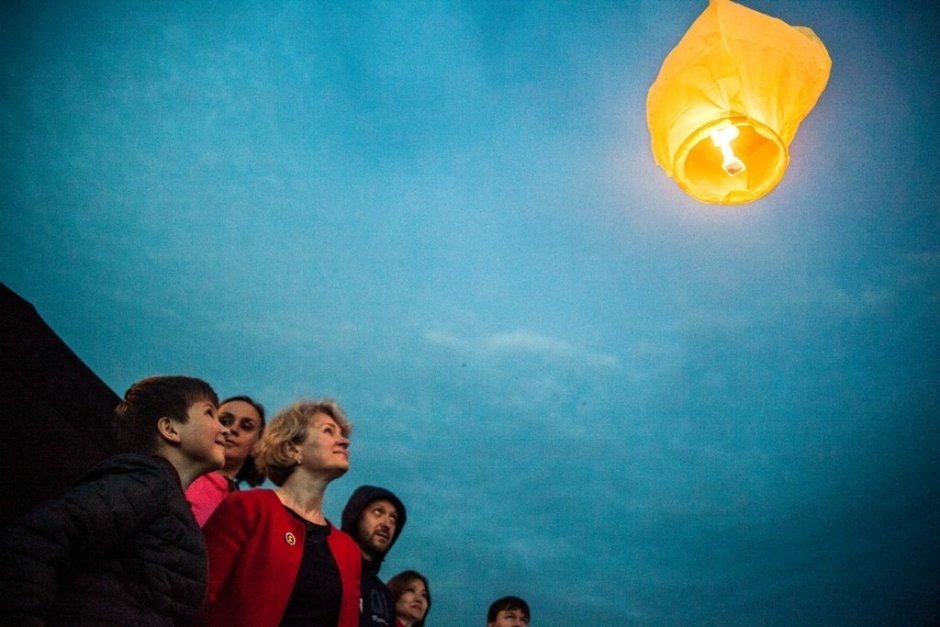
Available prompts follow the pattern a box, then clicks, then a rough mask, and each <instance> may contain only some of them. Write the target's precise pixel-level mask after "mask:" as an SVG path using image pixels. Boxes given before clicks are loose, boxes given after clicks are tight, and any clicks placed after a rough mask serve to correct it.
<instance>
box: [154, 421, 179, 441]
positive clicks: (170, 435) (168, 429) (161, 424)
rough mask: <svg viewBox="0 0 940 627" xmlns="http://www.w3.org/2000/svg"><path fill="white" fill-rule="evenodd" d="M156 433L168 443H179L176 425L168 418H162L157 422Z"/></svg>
mask: <svg viewBox="0 0 940 627" xmlns="http://www.w3.org/2000/svg"><path fill="white" fill-rule="evenodd" d="M157 431H158V432H159V433H160V437H162V438H163V439H164V440H167V441H168V442H173V443H176V444H179V443H180V441H181V440H180V432H179V429H177V428H176V423H175V422H174V421H173V419H172V418H170V417H169V416H163V417H162V418H160V419H159V420H157Z"/></svg>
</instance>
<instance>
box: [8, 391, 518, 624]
mask: <svg viewBox="0 0 940 627" xmlns="http://www.w3.org/2000/svg"><path fill="white" fill-rule="evenodd" d="M350 433H351V424H350V422H349V420H348V419H347V418H346V415H345V413H344V411H343V410H342V408H340V406H339V405H337V404H336V403H335V402H334V401H331V400H326V399H324V400H318V401H301V402H297V403H295V404H294V405H292V406H290V407H288V408H286V409H284V410H282V411H281V412H279V413H278V414H277V415H276V416H274V418H273V419H272V420H271V421H270V422H269V423H266V422H265V412H264V407H263V406H262V405H261V404H260V403H258V402H256V401H255V400H253V399H252V398H251V397H249V396H234V397H231V398H228V399H225V400H223V401H222V402H221V403H220V402H219V399H218V397H217V395H216V393H215V391H214V390H213V389H212V387H211V386H210V385H209V384H207V383H206V382H204V381H202V380H200V379H196V378H192V377H184V376H159V377H149V378H147V379H143V380H141V381H138V382H137V383H135V384H134V385H132V386H131V387H130V388H129V389H128V390H127V392H126V394H125V395H124V399H123V401H122V402H121V403H120V404H119V405H118V407H117V408H116V410H115V413H114V435H115V437H116V441H117V442H118V443H119V446H120V447H121V449H122V450H123V451H125V452H124V453H122V454H120V455H116V456H114V457H111V458H109V459H107V460H105V461H103V462H102V463H100V464H98V465H97V466H95V468H93V469H92V470H91V471H90V472H89V473H88V474H86V475H85V476H84V477H83V478H82V479H81V480H79V481H78V482H77V483H76V484H75V485H74V486H73V487H72V488H71V489H70V490H68V491H67V492H66V493H65V494H63V495H61V496H60V497H58V498H55V499H51V500H48V501H46V502H44V503H43V504H42V505H40V506H39V507H37V508H35V509H34V510H32V511H31V512H29V513H28V514H26V515H25V516H23V517H21V518H20V519H18V520H17V521H15V522H14V523H12V524H10V525H8V526H7V527H6V528H4V529H3V530H2V532H0V624H4V625H6V624H47V623H48V624H91V623H94V624H114V625H130V624H135V625H136V624H139V625H190V624H202V625H210V626H213V625H226V626H228V625H246V626H250V627H255V626H257V627H264V626H268V625H270V626H272V627H273V626H277V625H285V626H290V625H305V626H318V625H323V626H331V627H332V626H338V627H367V626H369V627H371V626H385V627H420V626H422V625H424V622H425V619H426V618H427V615H428V611H429V610H430V607H431V592H430V585H429V583H428V579H427V577H425V576H424V575H422V574H421V573H420V572H417V571H415V570H406V571H404V572H401V573H399V574H397V575H395V576H394V577H391V578H390V579H389V580H388V581H387V582H383V581H382V580H381V579H380V578H379V571H380V569H381V565H382V562H383V560H384V559H385V557H386V555H387V554H388V551H389V550H390V549H391V548H392V546H393V545H394V544H395V542H396V540H397V539H398V538H399V536H400V534H401V532H402V530H403V529H404V526H405V522H406V520H407V509H406V507H405V505H404V503H403V502H402V501H401V500H400V499H399V498H398V497H397V496H396V495H395V494H394V493H393V492H392V491H390V490H388V489H385V488H382V487H378V486H371V485H365V486H360V487H359V488H357V489H356V490H355V491H354V492H353V493H352V495H351V496H350V497H349V500H348V502H347V503H346V505H345V507H344V508H343V512H342V521H341V528H340V529H337V528H336V527H334V526H333V525H332V523H331V522H330V521H329V520H327V518H326V516H325V515H324V512H323V502H324V496H325V493H326V489H327V486H328V485H329V483H330V482H331V481H333V480H334V479H336V478H338V477H340V476H342V475H343V474H345V473H346V471H347V470H348V469H349V450H348V449H349V443H350V440H349V438H350ZM265 479H268V480H270V481H271V483H273V484H274V486H275V487H274V489H248V490H241V489H239V486H240V484H242V483H247V484H248V486H250V487H252V488H257V487H258V486H260V485H261V483H262V482H263V481H264V480H265ZM529 614H530V612H529V607H528V605H527V604H526V602H525V601H524V600H522V599H521V598H518V597H514V596H509V597H504V598H502V599H498V600H497V601H495V602H494V603H493V604H492V605H491V606H490V608H489V612H488V615H487V623H488V627H511V626H519V625H528V624H529Z"/></svg>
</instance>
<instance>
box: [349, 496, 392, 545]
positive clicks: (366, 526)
mask: <svg viewBox="0 0 940 627" xmlns="http://www.w3.org/2000/svg"><path fill="white" fill-rule="evenodd" d="M397 527H398V508H396V507H395V506H394V505H393V504H392V502H391V501H388V500H386V499H379V500H377V501H372V502H371V503H369V505H367V506H366V508H365V510H364V511H363V512H362V516H360V517H359V538H358V540H359V546H360V547H362V550H363V552H364V553H365V556H366V558H367V559H372V558H373V557H378V556H381V555H385V552H386V551H388V547H389V546H391V544H392V539H393V538H394V537H395V529H397Z"/></svg>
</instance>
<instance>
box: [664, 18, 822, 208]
mask: <svg viewBox="0 0 940 627" xmlns="http://www.w3.org/2000/svg"><path fill="white" fill-rule="evenodd" d="M831 66H832V61H831V60H830V59H829V54H828V53H827V52H826V47H825V46H824V45H823V43H822V42H821V41H820V40H819V38H818V37H817V36H816V34H815V33H813V31H812V30H810V29H808V28H805V27H802V26H790V25H788V24H786V23H785V22H783V21H781V20H779V19H777V18H775V17H771V16H769V15H764V14H763V13H759V12H757V11H754V10H752V9H748V8H746V7H743V6H741V5H739V4H736V3H734V2H730V0H710V2H709V4H708V8H707V9H705V11H704V12H703V13H702V14H701V15H700V16H699V17H698V19H697V20H695V22H694V23H693V24H692V26H691V27H690V28H689V30H688V32H686V34H685V35H684V36H683V37H682V39H681V40H680V41H679V44H678V45H677V46H676V47H675V48H674V49H673V50H672V51H671V52H670V53H669V54H668V55H667V56H666V60H665V61H664V62H663V66H662V69H660V71H659V76H657V77H656V80H655V81H654V82H653V85H652V86H651V87H650V90H649V94H648V96H647V100H646V118H647V123H648V124H649V129H650V135H651V136H652V144H653V157H654V158H655V159H656V163H658V164H659V165H660V166H661V167H662V168H663V169H664V170H665V171H666V173H667V174H668V175H669V176H671V177H672V178H673V179H675V181H676V182H677V183H678V184H679V186H680V187H681V188H682V189H684V190H685V191H686V192H687V193H688V194H689V195H690V196H692V197H693V198H695V199H697V200H700V201H702V202H706V203H720V204H728V205H732V204H741V203H746V202H751V201H752V200H756V199H758V198H760V197H761V196H764V195H765V194H767V193H769V192H770V191H771V190H772V189H774V187H776V186H777V184H778V183H779V182H780V180H781V179H782V178H783V175H784V172H786V169H787V165H788V164H789V161H790V153H789V146H790V142H792V141H793V138H794V136H796V131H797V128H798V127H799V125H800V122H802V121H803V119H804V118H805V117H806V116H807V115H808V114H809V112H810V111H811V110H812V108H813V106H815V104H816V101H817V100H819V96H820V95H821V94H822V92H823V89H825V87H826V81H828V80H829V69H830V67H831Z"/></svg>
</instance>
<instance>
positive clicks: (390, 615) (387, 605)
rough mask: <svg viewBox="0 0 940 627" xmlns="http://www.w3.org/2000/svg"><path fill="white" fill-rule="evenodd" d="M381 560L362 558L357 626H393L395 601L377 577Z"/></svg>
mask: <svg viewBox="0 0 940 627" xmlns="http://www.w3.org/2000/svg"><path fill="white" fill-rule="evenodd" d="M381 566H382V563H381V562H370V561H369V560H367V559H363V560H362V581H360V582H359V588H360V590H361V591H362V613H361V614H360V615H359V627H373V626H374V625H381V626H382V627H395V601H394V599H392V593H391V591H390V590H389V589H388V586H386V585H385V584H384V583H382V580H381V579H379V568H380V567H381Z"/></svg>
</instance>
